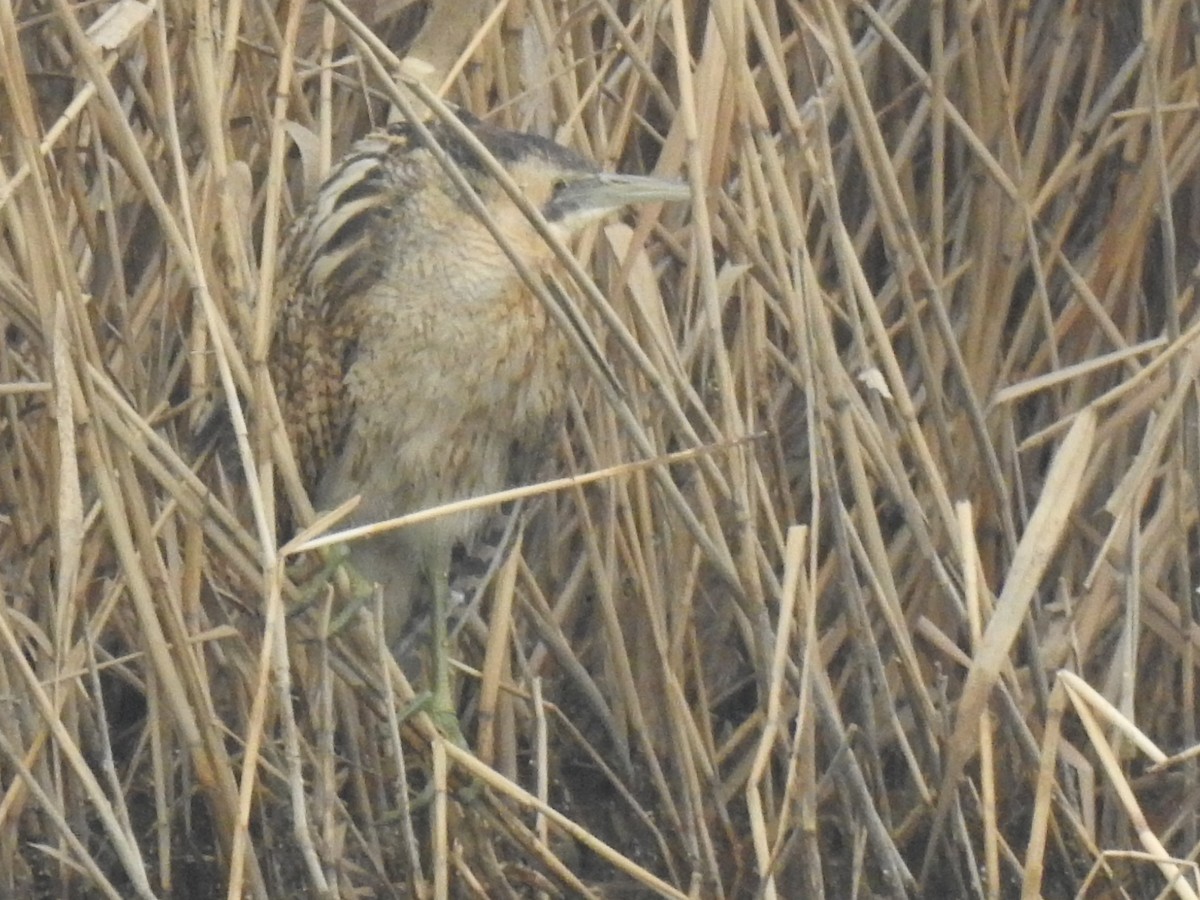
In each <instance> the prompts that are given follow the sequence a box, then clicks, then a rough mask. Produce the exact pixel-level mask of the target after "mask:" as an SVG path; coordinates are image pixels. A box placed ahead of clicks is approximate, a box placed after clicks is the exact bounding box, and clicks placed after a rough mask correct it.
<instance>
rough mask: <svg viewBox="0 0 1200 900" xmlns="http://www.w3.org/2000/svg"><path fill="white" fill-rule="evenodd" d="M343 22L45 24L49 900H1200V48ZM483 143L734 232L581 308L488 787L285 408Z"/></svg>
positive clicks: (893, 30) (574, 21)
mask: <svg viewBox="0 0 1200 900" xmlns="http://www.w3.org/2000/svg"><path fill="white" fill-rule="evenodd" d="M343 2H344V0H324V2H316V0H314V2H309V3H307V4H304V3H301V2H296V3H292V4H288V3H283V4H280V5H279V6H278V7H275V6H273V5H272V4H270V3H263V2H252V3H242V2H234V0H230V2H225V3H218V4H213V5H207V4H192V3H179V2H174V3H154V2H142V0H117V2H111V3H110V2H105V3H96V4H91V3H79V4H71V3H68V2H67V0H46V2H34V0H15V2H14V0H0V67H2V69H0V217H2V221H3V232H2V234H3V240H2V242H0V324H3V326H4V337H5V344H4V349H3V352H2V353H0V408H2V413H0V590H2V595H3V604H2V605H0V700H2V702H0V709H2V710H3V714H2V715H0V894H3V895H5V896H39V897H91V896H97V897H101V896H103V897H152V896H157V897H183V898H190V897H216V896H230V897H242V896H247V897H258V898H277V897H283V896H288V895H289V893H292V892H298V893H303V894H306V895H313V896H322V897H324V896H328V897H335V896H336V897H363V896H371V897H388V896H398V897H404V896H413V897H429V896H432V897H440V896H464V897H466V896H475V897H503V896H538V897H556V896H557V897H565V896H571V897H574V896H595V897H617V896H664V897H684V896H687V897H704V898H708V897H713V898H718V897H767V898H770V897H800V896H803V897H813V898H817V897H831V898H834V897H836V898H844V897H870V896H921V895H923V896H956V897H958V896H960V897H975V896H979V897H1009V896H1018V895H1019V896H1026V897H1038V896H1045V897H1077V896H1078V897H1098V896H1129V897H1151V896H1174V895H1178V896H1183V897H1189V896H1196V895H1197V894H1198V893H1200V880H1198V877H1197V874H1198V873H1197V868H1196V864H1195V863H1196V860H1197V858H1198V856H1200V824H1198V822H1197V818H1196V816H1195V813H1194V811H1195V809H1196V807H1197V804H1198V803H1200V767H1198V762H1197V759H1196V755H1195V754H1194V753H1193V752H1191V751H1192V749H1193V748H1195V747H1196V745H1197V743H1198V736H1200V735H1198V729H1200V725H1198V722H1197V709H1196V706H1197V685H1196V673H1197V665H1198V663H1200V631H1198V629H1197V626H1196V621H1195V620H1196V588H1197V578H1198V577H1200V576H1198V575H1197V573H1196V571H1195V569H1196V567H1197V556H1196V548H1197V547H1198V546H1200V529H1198V523H1197V490H1198V488H1197V484H1196V480H1195V473H1196V472H1197V466H1198V465H1200V406H1198V404H1197V392H1196V376H1197V369H1198V367H1200V343H1198V342H1197V334H1198V330H1200V315H1198V311H1197V299H1196V296H1195V285H1196V277H1195V276H1196V272H1197V264H1198V262H1200V242H1198V239H1197V238H1198V235H1200V229H1198V227H1197V222H1198V221H1200V205H1198V204H1197V202H1196V201H1197V192H1196V188H1195V185H1196V184H1197V178H1196V175H1197V171H1196V170H1197V166H1198V155H1200V116H1198V115H1197V112H1198V110H1200V75H1198V73H1200V69H1198V68H1197V55H1198V50H1200V38H1198V35H1200V31H1198V30H1197V25H1196V22H1197V10H1196V7H1195V6H1194V5H1193V4H1187V3H1179V2H1165V0H1164V2H1158V3H1153V2H1144V3H1142V4H1119V3H1098V4H1071V3H1059V2H1051V0H1028V2H1025V3H1013V4H1004V3H975V4H967V3H961V4H960V3H932V4H918V3H910V2H906V0H895V2H893V0H877V2H874V3H866V2H860V0H851V2H835V0H816V2H812V3H799V2H790V3H767V4H757V3H749V2H736V0H735V2H724V3H714V4H705V3H700V2H695V0H673V2H671V3H660V2H647V3H615V4H614V3H611V2H609V0H594V2H576V0H568V2H548V0H522V2H509V3H502V4H499V5H495V4H492V3H486V2H473V3H452V2H441V3H438V2H427V3H412V2H404V0H399V2H395V3H392V4H369V3H364V2H350V3H348V5H343ZM441 100H444V101H446V102H449V103H453V104H456V105H458V106H460V107H463V108H466V109H468V110H470V111H472V112H474V113H476V114H478V115H481V116H484V117H486V118H488V119H490V120H491V121H494V122H496V123H498V124H501V125H504V126H506V127H511V128H519V129H524V130H529V131H536V132H539V133H542V134H547V135H551V136H553V137H555V138H556V139H558V140H559V141H560V142H562V143H564V144H567V145H569V146H572V147H574V148H576V149H578V150H580V151H581V152H584V153H586V154H588V155H590V156H591V157H593V158H595V159H597V160H598V161H600V162H602V163H603V164H604V165H605V166H608V167H612V168H616V169H619V170H622V171H627V172H639V171H643V172H650V171H653V172H655V173H656V174H658V175H661V176H665V177H676V178H680V179H684V180H687V181H688V182H689V183H690V184H691V186H692V188H693V200H692V202H691V203H690V204H685V205H674V206H667V207H653V208H649V209H645V210H637V211H633V212H631V213H629V214H627V215H625V216H623V217H620V218H616V219H613V220H611V221H609V222H607V223H605V224H604V225H602V226H599V227H597V228H596V229H595V230H593V231H592V232H590V233H589V234H587V235H586V236H585V237H584V238H583V239H582V240H581V241H580V242H579V243H578V245H577V246H575V247H573V248H572V253H573V257H574V258H575V259H576V260H578V262H579V266H578V267H576V271H575V272H574V273H572V272H571V271H569V270H564V274H563V276H562V279H561V282H560V284H559V285H558V288H559V290H557V291H555V292H554V295H555V296H559V297H560V298H561V302H567V303H570V304H572V305H574V306H575V307H576V308H577V309H578V311H579V317H580V320H581V321H582V322H584V323H585V324H586V328H585V331H586V333H587V339H588V340H589V341H592V342H594V345H595V346H596V347H597V348H599V349H600V351H601V352H600V353H599V354H598V355H597V357H596V358H592V357H590V356H587V355H586V354H581V355H580V359H579V366H580V369H581V371H583V372H584V377H583V378H582V379H581V381H580V383H579V385H580V386H579V388H578V389H577V390H576V391H575V393H574V395H573V397H572V404H571V415H570V418H569V421H567V422H564V423H563V427H562V429H561V432H560V435H559V440H558V444H557V447H558V449H557V455H556V458H555V459H554V460H552V461H548V464H547V467H546V472H545V480H544V481H541V482H539V483H537V484H535V485H532V486H531V487H530V489H529V490H528V491H526V492H525V493H527V494H531V495H532V503H531V508H532V509H533V513H532V515H531V516H530V517H529V518H528V525H527V527H526V528H525V529H524V531H523V532H522V533H521V535H520V537H519V539H518V541H517V544H516V547H515V549H514V550H513V552H511V553H509V554H508V555H507V556H505V557H504V559H503V560H502V561H501V562H500V564H499V566H498V568H497V571H496V572H495V573H493V576H492V578H491V579H490V581H489V582H488V584H487V586H486V588H485V589H484V590H483V591H482V593H481V594H480V595H479V596H478V597H476V598H474V600H473V602H471V603H470V604H469V608H468V609H467V610H466V611H465V612H463V613H462V614H461V616H460V620H461V623H462V624H461V626H460V628H459V630H458V633H457V637H456V640H455V646H454V657H455V659H456V661H457V666H458V672H457V675H456V682H457V686H458V690H459V692H460V695H461V702H462V707H461V709H462V716H461V719H462V724H463V727H464V730H465V732H466V736H467V744H468V748H464V747H461V746H459V745H456V744H455V743H453V742H449V741H446V740H445V739H444V738H442V737H441V736H440V735H439V734H438V732H437V731H436V730H435V729H434V728H433V727H432V725H431V723H430V722H429V720H428V718H427V717H426V715H425V714H424V712H423V711H422V709H421V707H420V705H419V703H417V704H415V705H414V701H415V700H417V699H419V694H420V692H421V688H422V686H421V684H420V683H419V679H416V681H417V683H416V684H415V686H414V684H411V683H410V682H409V680H408V679H407V678H406V677H405V675H404V674H403V673H402V672H401V671H400V669H398V668H397V666H396V664H395V662H394V660H393V658H392V655H391V653H389V652H388V650H387V649H385V648H383V647H382V646H381V642H380V641H379V639H378V637H377V634H378V630H377V629H376V628H375V627H374V622H373V614H375V615H377V614H378V609H372V608H371V607H370V605H369V604H368V605H367V606H365V607H361V608H354V607H349V611H347V609H348V603H347V601H346V597H345V595H346V593H347V592H346V590H345V584H344V581H345V579H344V574H345V573H339V572H338V571H336V570H334V571H333V574H332V575H327V576H324V577H321V576H314V575H313V572H312V570H313V568H314V562H317V561H318V560H317V559H316V554H315V552H314V547H315V545H316V543H319V542H320V541H321V540H323V539H328V540H329V541H330V542H332V543H337V542H339V541H342V540H344V539H345V536H344V535H341V534H339V533H338V521H337V518H338V517H337V515H336V514H335V515H332V516H321V517H319V518H318V519H316V520H313V519H311V518H306V517H303V516H301V517H300V519H299V520H298V521H299V524H300V525H301V526H305V527H304V528H303V529H302V533H300V534H299V535H297V533H296V532H295V531H294V530H292V529H291V526H289V528H288V530H286V531H281V530H280V528H279V526H278V523H279V522H280V521H284V520H286V519H285V518H281V517H280V516H279V515H278V512H277V511H278V510H279V509H280V508H281V507H286V505H287V504H286V501H285V495H284V494H283V492H282V490H281V487H282V484H281V482H280V476H279V474H278V473H279V472H280V471H281V465H282V470H284V471H286V468H287V467H286V454H287V449H286V447H285V446H282V445H281V444H280V443H279V442H278V441H274V440H273V435H272V429H271V424H270V422H271V420H270V416H269V415H268V414H267V412H266V411H267V410H269V409H270V402H269V398H270V390H271V388H270V384H269V381H268V380H267V379H266V378H265V377H264V366H263V359H264V357H265V350H266V347H267V346H268V341H269V336H270V327H271V321H272V311H273V309H274V308H275V306H274V303H275V302H276V301H277V298H273V297H272V287H273V283H274V273H275V266H276V264H277V263H276V258H277V249H278V247H279V242H280V236H281V234H282V233H283V231H284V229H286V227H287V223H288V222H289V221H290V220H291V219H292V218H293V217H294V215H295V213H296V211H297V209H298V208H300V207H301V206H302V204H303V202H304V199H305V197H306V196H307V195H308V193H309V192H310V191H311V188H312V186H313V185H314V184H315V183H316V181H317V180H318V179H319V178H320V177H321V175H322V173H323V172H324V171H326V170H327V169H328V166H329V165H330V161H331V160H334V159H336V158H337V157H338V156H339V155H340V154H341V153H342V152H343V151H345V150H346V149H347V147H348V146H349V143H350V142H351V141H352V140H353V139H354V138H356V137H357V136H359V135H360V134H362V133H364V132H365V131H366V130H368V129H369V128H370V127H371V126H372V125H374V124H379V123H381V122H384V121H387V120H388V119H389V117H394V116H395V115H396V110H397V108H398V107H403V106H409V107H411V108H412V109H413V110H416V111H417V113H416V114H419V115H436V114H437V112H436V107H437V106H438V104H439V103H440V101H441ZM214 409H215V410H218V411H219V412H218V414H219V415H223V416H226V417H227V418H228V421H229V423H230V425H231V426H232V427H231V428H230V432H231V433H232V434H235V435H237V436H238V442H237V445H236V449H235V451H234V453H235V456H236V457H238V458H240V460H241V463H242V466H243V468H244V470H245V471H246V472H247V473H248V475H247V476H245V477H243V478H234V477H230V476H229V470H228V469H227V468H226V467H224V466H223V465H222V464H221V462H220V459H219V458H214V456H216V457H219V456H220V454H219V453H218V454H215V455H214V453H212V452H210V451H211V447H207V446H205V445H204V444H203V442H202V441H200V440H199V439H198V434H197V433H198V431H200V424H201V423H202V422H203V421H204V420H205V417H206V416H208V415H211V414H212V411H213V410H214ZM503 499H505V498H502V497H489V498H483V499H482V500H481V501H480V502H481V503H483V504H485V505H488V506H498V504H499V503H500V502H501V501H502V500H503ZM326 512H327V511H326ZM437 512H438V511H430V512H429V514H431V515H434V514H437ZM322 536H326V537H325V538H323V537H322ZM338 617H341V618H349V620H350V621H349V622H348V623H342V624H340V625H338V626H336V627H335V626H334V624H333V622H334V620H335V619H337V618H338Z"/></svg>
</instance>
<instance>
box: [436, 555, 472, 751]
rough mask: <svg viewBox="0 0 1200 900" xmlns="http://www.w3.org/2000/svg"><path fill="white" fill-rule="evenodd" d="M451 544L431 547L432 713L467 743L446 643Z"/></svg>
mask: <svg viewBox="0 0 1200 900" xmlns="http://www.w3.org/2000/svg"><path fill="white" fill-rule="evenodd" d="M451 552H452V549H451V548H450V547H449V546H446V547H442V546H435V547H433V548H432V549H431V550H430V553H429V557H428V560H429V562H430V563H431V565H429V566H428V568H427V569H426V572H427V575H428V578H429V585H430V588H431V589H432V591H433V648H432V650H433V652H432V659H433V699H432V701H431V703H430V709H429V716H430V718H432V719H433V723H434V725H436V726H437V729H438V730H439V731H440V732H441V733H442V734H444V735H445V736H446V737H448V738H449V739H450V740H452V741H453V742H454V743H456V744H458V745H459V746H460V747H465V746H466V745H467V742H466V740H465V739H464V737H463V733H462V729H461V728H460V727H459V724H458V712H457V711H456V710H455V707H454V696H453V694H452V693H451V691H450V648H449V647H448V646H447V643H448V640H449V638H448V634H447V624H446V623H447V619H448V618H449V615H450V555H451Z"/></svg>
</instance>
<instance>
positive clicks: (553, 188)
mask: <svg viewBox="0 0 1200 900" xmlns="http://www.w3.org/2000/svg"><path fill="white" fill-rule="evenodd" d="M566 186H567V179H565V178H555V179H554V181H552V182H551V183H550V193H551V194H557V193H559V192H560V191H561V190H562V189H563V188H565V187H566Z"/></svg>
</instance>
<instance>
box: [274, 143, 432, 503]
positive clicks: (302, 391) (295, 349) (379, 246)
mask: <svg viewBox="0 0 1200 900" xmlns="http://www.w3.org/2000/svg"><path fill="white" fill-rule="evenodd" d="M408 149H410V148H409V144H408V138H407V136H406V135H401V134H397V133H395V132H392V131H381V132H376V133H373V134H371V135H368V136H367V137H365V138H363V139H362V140H360V141H359V142H358V143H357V144H355V146H354V147H353V148H352V149H351V151H350V152H349V153H348V154H347V155H346V157H345V158H343V159H342V161H341V162H340V163H339V164H338V165H337V166H336V167H335V168H334V169H333V171H332V172H331V173H330V175H329V177H328V178H327V179H326V180H325V182H324V183H323V184H322V185H321V187H320V188H319V189H318V191H317V194H316V196H315V197H314V198H313V201H312V202H311V203H310V204H309V206H308V208H307V209H306V210H305V211H304V213H302V214H301V216H300V217H299V218H298V219H297V220H296V222H295V223H294V224H293V225H292V228H291V230H290V231H289V233H288V237H287V239H286V241H285V244H284V247H283V252H282V253H281V255H280V268H279V277H278V279H277V301H278V302H279V303H280V307H279V314H278V317H277V319H276V327H275V334H274V337H273V340H272V347H271V376H272V380H273V381H274V386H275V392H276V394H277V396H278V398H279V406H280V411H281V412H282V414H283V420H284V423H285V426H286V428H287V432H288V438H289V440H290V441H291V443H292V449H293V451H294V452H295V454H296V462H297V464H298V465H299V468H300V473H301V476H302V477H303V478H304V481H305V484H306V486H307V487H308V489H309V490H310V491H312V490H315V489H316V486H317V484H318V482H319V480H320V478H321V476H322V473H323V472H324V471H325V470H326V468H327V467H328V465H329V464H330V463H331V462H332V461H333V460H335V459H336V458H337V457H338V456H339V455H340V453H341V451H342V448H343V446H344V444H345V441H346V437H347V432H348V428H349V424H350V422H351V421H353V412H354V410H353V402H354V401H353V397H352V396H351V394H350V392H349V391H348V390H347V389H346V373H347V372H348V371H349V369H350V367H351V366H352V365H353V363H354V359H355V354H356V350H357V341H358V335H359V334H360V333H361V329H362V328H363V327H365V325H364V322H363V318H362V317H363V307H364V304H363V302H362V298H363V297H364V295H365V294H366V293H367V292H368V291H370V289H371V288H372V287H373V286H374V285H375V284H376V283H377V282H378V281H379V280H380V279H381V278H382V277H383V276H384V275H385V273H386V266H387V265H388V263H389V254H392V253H395V252H397V250H398V248H396V247H394V246H389V245H390V244H393V243H394V241H393V236H394V235H395V233H396V229H395V227H394V225H393V219H395V217H397V216H400V215H402V214H403V208H404V205H405V203H406V199H407V198H408V197H409V196H411V195H412V194H413V193H414V192H415V191H416V190H418V189H419V184H418V176H417V172H416V170H415V168H414V166H413V165H411V163H410V162H408V161H406V158H407V153H406V151H407V150H408Z"/></svg>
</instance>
